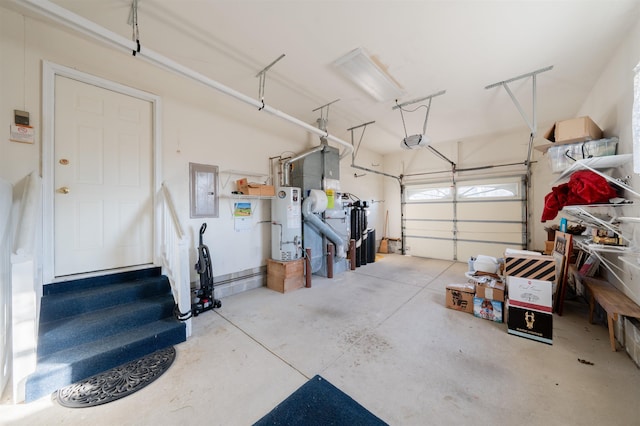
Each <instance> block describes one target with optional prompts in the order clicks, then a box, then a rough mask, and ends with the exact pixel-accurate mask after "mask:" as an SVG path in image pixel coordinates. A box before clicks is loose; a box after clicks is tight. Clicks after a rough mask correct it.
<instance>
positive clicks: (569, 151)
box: [547, 138, 618, 173]
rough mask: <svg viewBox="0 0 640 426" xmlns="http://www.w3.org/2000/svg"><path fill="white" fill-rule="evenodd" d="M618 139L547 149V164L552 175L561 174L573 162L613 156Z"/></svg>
mask: <svg viewBox="0 0 640 426" xmlns="http://www.w3.org/2000/svg"><path fill="white" fill-rule="evenodd" d="M617 148H618V138H609V139H598V140H595V141H588V142H580V143H572V144H566V145H558V146H554V147H551V148H549V150H548V151H547V155H548V156H549V164H550V165H551V171H552V172H553V173H561V172H563V171H564V170H565V169H566V168H567V167H569V166H570V165H571V164H573V162H574V161H575V160H582V159H584V158H591V157H604V156H607V155H615V154H616V150H617Z"/></svg>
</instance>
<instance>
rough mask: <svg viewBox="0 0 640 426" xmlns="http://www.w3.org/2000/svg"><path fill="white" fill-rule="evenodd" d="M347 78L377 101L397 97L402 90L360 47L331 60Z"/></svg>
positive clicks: (402, 92) (400, 94) (401, 93)
mask: <svg viewBox="0 0 640 426" xmlns="http://www.w3.org/2000/svg"><path fill="white" fill-rule="evenodd" d="M333 65H334V66H335V67H336V68H337V69H338V70H339V71H340V72H341V73H342V74H343V75H344V76H345V77H347V78H348V79H349V80H351V81H352V82H353V83H355V84H356V85H357V86H358V87H360V88H361V89H362V90H364V91H365V92H367V93H368V94H369V95H370V96H371V97H373V98H374V99H375V100H377V101H379V102H386V101H390V100H393V99H397V98H399V97H400V96H402V95H403V94H404V90H402V88H401V87H400V86H399V85H398V84H397V83H396V82H395V81H394V80H393V78H392V77H391V76H390V75H389V74H388V73H387V72H386V71H385V70H383V69H382V68H380V67H379V66H378V65H377V64H376V63H375V62H374V61H373V60H372V59H371V58H370V57H369V55H367V53H366V52H365V50H364V49H363V48H361V47H359V48H357V49H355V50H352V51H351V52H349V53H347V54H346V55H344V56H342V57H341V58H339V59H337V60H336V61H334V62H333Z"/></svg>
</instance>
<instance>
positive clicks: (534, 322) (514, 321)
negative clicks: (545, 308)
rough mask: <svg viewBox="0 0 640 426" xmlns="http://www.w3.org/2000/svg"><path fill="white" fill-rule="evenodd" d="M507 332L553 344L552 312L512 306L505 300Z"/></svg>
mask: <svg viewBox="0 0 640 426" xmlns="http://www.w3.org/2000/svg"><path fill="white" fill-rule="evenodd" d="M505 315H506V317H507V333H509V334H513V335H515V336H520V337H524V338H526V339H532V340H536V341H538V342H542V343H547V344H549V345H552V344H553V314H551V313H548V312H542V311H538V310H536V309H527V308H522V307H519V306H513V305H512V304H511V300H509V301H507V309H506V312H505Z"/></svg>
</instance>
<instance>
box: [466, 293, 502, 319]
mask: <svg viewBox="0 0 640 426" xmlns="http://www.w3.org/2000/svg"><path fill="white" fill-rule="evenodd" d="M502 306H503V305H502V302H499V301H497V300H490V299H483V298H482V297H474V298H473V315H474V316H476V317H478V318H482V319H486V320H489V321H495V322H502Z"/></svg>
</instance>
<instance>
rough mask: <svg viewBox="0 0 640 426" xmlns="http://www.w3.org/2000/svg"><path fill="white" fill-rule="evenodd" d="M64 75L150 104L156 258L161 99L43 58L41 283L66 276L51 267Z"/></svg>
mask: <svg viewBox="0 0 640 426" xmlns="http://www.w3.org/2000/svg"><path fill="white" fill-rule="evenodd" d="M56 76H61V77H67V78H71V79H73V80H77V81H80V82H82V83H86V84H91V85H93V86H96V87H100V88H103V89H107V90H112V91H114V92H118V93H122V94H124V95H128V96H132V97H135V98H138V99H141V100H144V101H148V102H150V103H151V105H152V109H153V111H152V120H153V123H152V131H153V135H152V138H153V142H152V144H153V145H152V146H153V178H152V179H153V229H154V235H153V240H154V241H153V258H154V262H156V263H157V259H158V247H157V245H158V243H157V242H158V241H159V240H158V235H159V230H158V226H159V225H158V214H157V207H156V205H157V202H156V201H157V200H156V197H157V194H158V191H159V190H160V185H161V183H162V168H161V165H162V143H161V142H162V132H161V121H162V120H161V118H162V116H161V115H162V113H161V106H162V105H161V99H160V97H159V96H156V95H153V94H151V93H148V92H144V91H142V90H138V89H134V88H132V87H128V86H125V85H122V84H119V83H115V82H113V81H109V80H106V79H103V78H100V77H96V76H94V75H91V74H87V73H84V72H81V71H78V70H75V69H73V68H69V67H65V66H63V65H58V64H55V63H52V62H48V61H43V62H42V188H43V200H42V201H43V205H42V212H43V214H42V215H43V236H42V246H43V247H42V250H43V253H42V278H43V284H48V283H52V282H56V281H65V280H66V279H68V278H65V277H60V278H56V276H55V270H54V262H53V261H54V250H55V249H54V247H55V246H54V242H55V241H54V217H53V212H54V208H53V204H54V191H55V188H54V184H55V181H54V162H55V158H54V142H55V140H54V139H55V138H54V135H55V109H54V108H55V78H56ZM100 274H101V273H100V272H96V273H88V274H86V275H85V276H91V275H100Z"/></svg>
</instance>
